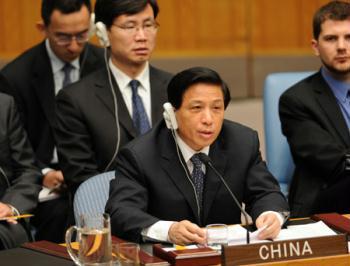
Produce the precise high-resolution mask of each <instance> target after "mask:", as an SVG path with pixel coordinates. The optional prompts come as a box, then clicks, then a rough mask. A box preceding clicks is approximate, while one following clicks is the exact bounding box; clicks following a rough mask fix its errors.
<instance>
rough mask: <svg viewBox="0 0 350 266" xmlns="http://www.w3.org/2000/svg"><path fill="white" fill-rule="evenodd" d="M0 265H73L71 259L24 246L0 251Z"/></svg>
mask: <svg viewBox="0 0 350 266" xmlns="http://www.w3.org/2000/svg"><path fill="white" fill-rule="evenodd" d="M0 264H1V265H4V266H5V265H16V266H17V265H28V266H38V265H40V266H46V265H47V266H73V265H74V263H73V261H71V260H68V259H64V258H61V257H56V256H52V255H48V254H45V253H42V252H37V251H34V250H30V249H26V248H22V247H20V248H14V249H8V250H3V251H0Z"/></svg>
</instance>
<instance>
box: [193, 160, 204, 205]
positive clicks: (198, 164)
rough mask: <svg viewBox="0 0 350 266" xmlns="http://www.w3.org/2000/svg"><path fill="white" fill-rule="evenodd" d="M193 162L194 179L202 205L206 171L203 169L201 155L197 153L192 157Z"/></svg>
mask: <svg viewBox="0 0 350 266" xmlns="http://www.w3.org/2000/svg"><path fill="white" fill-rule="evenodd" d="M190 160H191V162H192V163H193V171H192V181H193V184H194V186H195V189H196V193H197V196H198V200H199V204H200V206H202V201H203V188H204V173H203V171H202V161H201V160H200V159H199V155H198V154H197V153H196V154H194V155H193V156H192V157H191V159H190Z"/></svg>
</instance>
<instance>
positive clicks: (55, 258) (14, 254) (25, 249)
mask: <svg viewBox="0 0 350 266" xmlns="http://www.w3.org/2000/svg"><path fill="white" fill-rule="evenodd" d="M310 222H313V221H312V220H311V219H308V218H306V219H298V220H293V221H291V223H292V224H293V225H294V224H305V223H310ZM113 238H114V237H113ZM115 239H116V238H114V240H115ZM114 240H113V241H114ZM141 248H142V250H143V251H145V252H147V253H149V254H152V244H150V243H149V244H142V245H141ZM0 265H28V266H31V265H40V266H41V265H48V266H61V265H62V266H66V265H69V266H72V265H74V263H73V261H72V260H71V259H70V258H69V255H68V253H67V252H66V248H65V247H64V246H62V245H57V244H55V243H51V242H48V241H38V242H33V243H26V244H24V245H23V246H21V247H19V248H14V249H10V250H4V251H0ZM147 265H150V266H151V265H156V264H152V263H150V264H147ZM158 265H159V264H158ZM162 265H165V264H162ZM192 265H195V264H192ZM246 265H249V264H246ZM255 265H256V264H255ZM258 265H262V266H267V265H271V266H275V265H280V266H282V265H283V266H294V265H295V266H307V265H317V266H318V265H320V266H323V265H324V266H326V265H337V266H338V265H340V266H342V265H344V266H345V265H347V266H350V254H343V255H334V256H323V257H316V258H305V259H298V260H286V261H279V262H269V263H261V264H258Z"/></svg>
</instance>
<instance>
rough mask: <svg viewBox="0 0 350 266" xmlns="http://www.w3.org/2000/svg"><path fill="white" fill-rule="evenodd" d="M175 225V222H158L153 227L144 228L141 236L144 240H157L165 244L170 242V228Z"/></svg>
mask: <svg viewBox="0 0 350 266" xmlns="http://www.w3.org/2000/svg"><path fill="white" fill-rule="evenodd" d="M173 223H175V222H173V221H158V222H156V223H154V224H152V225H151V226H149V227H147V228H144V229H143V230H142V231H141V235H142V236H143V238H144V240H157V241H163V242H170V241H169V238H168V233H169V229H170V226H171V225H172V224H173Z"/></svg>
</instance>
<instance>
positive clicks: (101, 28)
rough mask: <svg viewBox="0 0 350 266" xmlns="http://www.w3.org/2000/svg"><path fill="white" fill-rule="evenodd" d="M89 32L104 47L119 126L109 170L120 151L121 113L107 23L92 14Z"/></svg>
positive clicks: (117, 125)
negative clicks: (110, 58) (96, 20)
mask: <svg viewBox="0 0 350 266" xmlns="http://www.w3.org/2000/svg"><path fill="white" fill-rule="evenodd" d="M89 34H92V35H93V34H96V35H97V37H98V39H99V41H100V44H101V45H102V46H103V47H104V60H105V66H106V71H107V75H108V82H109V87H110V89H111V93H112V97H113V103H114V116H115V123H116V127H117V143H116V145H115V149H114V152H113V156H112V158H111V159H110V161H109V162H108V163H107V166H106V167H105V169H104V171H105V172H107V171H108V170H109V168H110V167H111V165H112V163H113V162H114V160H115V158H116V156H117V154H118V151H119V146H120V125H119V114H118V99H117V95H116V93H115V89H114V86H113V81H112V75H111V70H110V69H109V66H108V49H107V47H109V46H110V42H109V38H108V34H107V28H106V25H105V24H104V23H103V22H101V21H99V22H97V23H95V14H94V13H92V14H91V20H90V31H89Z"/></svg>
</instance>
